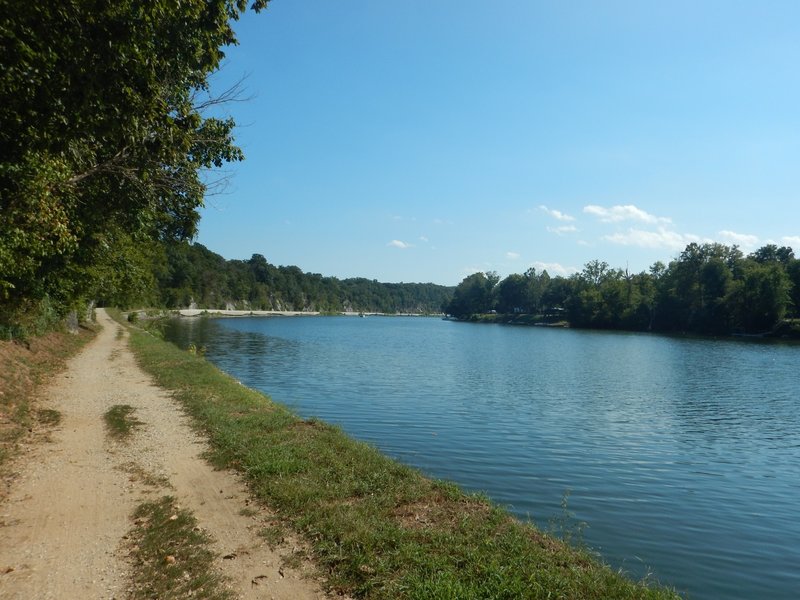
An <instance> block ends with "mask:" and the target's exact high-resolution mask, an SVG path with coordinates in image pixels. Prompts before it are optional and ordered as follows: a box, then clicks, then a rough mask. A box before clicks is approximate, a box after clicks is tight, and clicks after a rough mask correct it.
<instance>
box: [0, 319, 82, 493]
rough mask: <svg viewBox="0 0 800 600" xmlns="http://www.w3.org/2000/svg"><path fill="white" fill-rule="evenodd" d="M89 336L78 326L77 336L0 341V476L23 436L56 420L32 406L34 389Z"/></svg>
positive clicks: (59, 334) (51, 413)
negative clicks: (41, 425)
mask: <svg viewBox="0 0 800 600" xmlns="http://www.w3.org/2000/svg"><path fill="white" fill-rule="evenodd" d="M93 335H94V333H93V331H91V330H90V329H87V328H84V327H82V328H80V329H79V330H78V332H77V333H67V332H61V331H58V332H51V333H48V334H46V335H42V336H38V337H30V338H28V339H27V340H26V341H24V342H20V341H13V342H12V341H0V473H2V471H3V469H4V467H5V465H6V463H7V461H8V459H9V458H10V457H11V456H13V455H14V453H15V450H16V447H17V444H18V442H19V441H20V439H21V438H22V436H23V435H24V434H25V433H27V432H29V431H32V430H33V429H34V428H35V427H36V425H37V424H43V425H52V424H54V423H57V422H58V421H59V419H60V415H59V414H58V413H57V412H56V411H54V410H50V409H40V408H38V407H37V406H36V403H35V401H34V398H35V396H36V393H37V389H38V388H39V386H41V385H42V384H43V383H45V382H46V381H47V380H48V378H49V377H51V376H52V375H53V374H54V373H58V372H59V371H61V370H62V369H63V368H64V366H65V364H66V362H67V360H68V359H69V358H70V357H71V356H73V355H74V354H75V353H76V352H77V351H78V350H79V349H80V348H82V347H83V345H84V344H85V343H86V342H87V341H89V340H90V339H91V338H92V337H93ZM0 496H2V489H1V488H0Z"/></svg>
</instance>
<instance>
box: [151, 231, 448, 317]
mask: <svg viewBox="0 0 800 600" xmlns="http://www.w3.org/2000/svg"><path fill="white" fill-rule="evenodd" d="M155 278H156V288H157V291H156V296H157V297H154V298H153V300H154V301H155V303H157V304H160V305H162V306H166V307H168V308H183V307H188V306H190V305H192V304H194V305H196V306H197V307H198V308H237V309H251V310H310V311H320V312H343V311H355V312H381V313H423V314H428V313H440V312H442V306H443V305H446V304H447V303H448V302H450V300H451V299H452V297H453V290H454V289H455V288H454V287H448V286H443V285H436V284H433V283H379V282H378V281H374V280H371V279H365V278H353V279H338V278H336V277H324V276H322V275H320V274H317V273H304V272H303V271H302V270H301V269H300V268H298V267H293V266H290V267H276V266H275V265H272V264H270V263H269V262H267V259H266V258H265V257H264V256H262V255H261V254H253V256H252V257H251V258H250V259H249V260H226V259H225V258H223V257H222V256H220V255H219V254H216V253H214V252H212V251H210V250H209V249H208V248H206V247H205V246H203V245H201V244H188V243H182V244H172V245H170V246H168V247H167V248H166V255H165V263H163V264H162V265H161V267H160V268H159V269H157V270H156V272H155Z"/></svg>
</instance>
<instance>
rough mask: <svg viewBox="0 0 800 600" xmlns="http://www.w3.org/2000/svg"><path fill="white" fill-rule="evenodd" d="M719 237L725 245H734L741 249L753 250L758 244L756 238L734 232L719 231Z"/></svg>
mask: <svg viewBox="0 0 800 600" xmlns="http://www.w3.org/2000/svg"><path fill="white" fill-rule="evenodd" d="M719 236H720V238H721V239H722V241H723V242H725V243H726V244H736V245H737V246H742V247H743V248H754V247H755V246H756V244H758V236H755V235H750V234H748V233H736V232H735V231H727V230H726V231H720V232H719Z"/></svg>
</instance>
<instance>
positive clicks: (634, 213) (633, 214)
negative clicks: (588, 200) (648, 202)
mask: <svg viewBox="0 0 800 600" xmlns="http://www.w3.org/2000/svg"><path fill="white" fill-rule="evenodd" d="M583 212H585V213H586V214H588V215H593V216H595V217H597V218H598V219H600V221H601V222H603V223H619V222H620V221H639V222H640V223H648V224H650V225H656V224H658V223H663V224H666V223H671V222H672V219H669V218H667V217H657V216H655V215H651V214H650V213H648V212H645V211H643V210H642V209H641V208H637V207H636V206H634V205H633V204H624V205H622V204H618V205H615V206H611V207H609V208H606V207H605V206H597V205H596V204H589V205H587V206H584V207H583Z"/></svg>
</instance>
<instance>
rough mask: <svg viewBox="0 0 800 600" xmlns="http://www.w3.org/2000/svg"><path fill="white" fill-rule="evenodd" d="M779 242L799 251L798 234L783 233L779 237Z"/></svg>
mask: <svg viewBox="0 0 800 600" xmlns="http://www.w3.org/2000/svg"><path fill="white" fill-rule="evenodd" d="M781 242H783V243H784V244H786V245H787V246H791V247H792V248H793V249H794V250H795V251H797V252H798V253H800V235H785V236H783V237H782V238H781Z"/></svg>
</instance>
